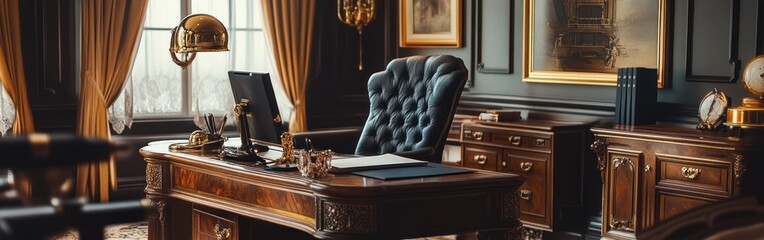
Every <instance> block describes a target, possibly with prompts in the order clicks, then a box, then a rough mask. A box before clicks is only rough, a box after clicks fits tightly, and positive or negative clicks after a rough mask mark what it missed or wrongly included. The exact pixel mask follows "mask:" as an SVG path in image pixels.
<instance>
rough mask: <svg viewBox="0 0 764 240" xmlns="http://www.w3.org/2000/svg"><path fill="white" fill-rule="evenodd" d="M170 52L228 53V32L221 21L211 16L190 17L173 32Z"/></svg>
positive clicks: (184, 19)
mask: <svg viewBox="0 0 764 240" xmlns="http://www.w3.org/2000/svg"><path fill="white" fill-rule="evenodd" d="M170 51H171V52H175V53H192V52H223V51H228V31H227V30H226V28H225V26H223V23H221V22H220V20H218V19H217V18H215V17H213V16H211V15H208V14H192V15H188V16H187V17H185V18H183V20H182V21H180V24H179V25H178V26H177V27H175V28H174V29H173V30H172V37H171V38H170Z"/></svg>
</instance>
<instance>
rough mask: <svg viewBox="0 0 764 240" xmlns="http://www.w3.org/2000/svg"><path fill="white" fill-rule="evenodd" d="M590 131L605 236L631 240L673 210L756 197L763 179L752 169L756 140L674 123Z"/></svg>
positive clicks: (755, 164)
mask: <svg viewBox="0 0 764 240" xmlns="http://www.w3.org/2000/svg"><path fill="white" fill-rule="evenodd" d="M592 132H593V133H594V135H595V142H594V143H593V144H592V146H591V148H592V150H594V152H595V153H596V155H597V161H598V163H597V165H598V168H599V170H600V171H601V177H602V181H603V184H602V236H603V237H605V238H612V239H633V238H635V237H636V236H638V235H639V233H640V231H642V230H644V229H646V228H649V227H650V226H653V225H654V224H656V223H658V222H660V221H662V220H664V219H667V218H670V217H672V216H675V215H677V214H680V213H683V212H686V211H688V210H691V209H693V208H696V207H699V206H702V205H705V204H708V203H711V202H715V201H719V200H723V199H726V198H730V197H733V196H737V195H741V194H753V193H755V192H754V191H755V190H754V188H753V184H752V183H756V182H758V183H761V177H760V176H754V174H751V173H752V172H758V169H759V168H760V165H761V163H760V162H761V161H757V160H758V159H755V158H756V157H757V156H761V155H760V154H761V152H762V151H761V149H756V148H757V146H756V145H755V144H754V143H755V142H756V141H750V140H745V139H742V140H741V139H736V138H731V137H729V136H728V135H725V134H724V133H719V132H707V131H706V132H701V131H698V130H695V129H692V128H687V127H681V126H673V125H645V126H621V125H615V126H609V127H595V128H592ZM751 137H753V136H751ZM758 148H761V144H759V146H758ZM757 154H759V155H757Z"/></svg>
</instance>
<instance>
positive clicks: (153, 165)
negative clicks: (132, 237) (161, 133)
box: [145, 159, 171, 240]
mask: <svg viewBox="0 0 764 240" xmlns="http://www.w3.org/2000/svg"><path fill="white" fill-rule="evenodd" d="M163 169H167V165H166V164H163V163H162V162H158V161H155V160H153V159H146V190H145V192H146V199H148V200H150V201H151V202H152V203H153V204H154V206H156V209H157V214H156V215H152V216H149V217H148V219H147V220H148V225H149V239H151V240H164V239H171V238H170V235H171V232H170V224H169V223H168V221H169V219H168V216H169V214H170V207H169V206H168V204H169V203H170V199H169V198H167V197H162V196H158V195H156V193H163V192H165V190H166V188H165V184H167V183H168V182H169V181H164V180H165V179H167V176H168V174H167V173H165V172H164V171H162V170H163Z"/></svg>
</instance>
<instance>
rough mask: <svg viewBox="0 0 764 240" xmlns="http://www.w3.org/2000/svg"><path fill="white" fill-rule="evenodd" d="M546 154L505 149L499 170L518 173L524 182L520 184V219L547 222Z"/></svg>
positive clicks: (547, 157)
mask: <svg viewBox="0 0 764 240" xmlns="http://www.w3.org/2000/svg"><path fill="white" fill-rule="evenodd" d="M548 160H549V155H548V154H541V153H535V152H528V151H519V150H505V151H504V158H503V159H502V161H501V171H502V172H509V173H515V174H520V175H523V176H524V177H525V183H524V184H523V185H522V186H520V189H519V190H518V194H520V198H519V199H518V200H519V201H520V213H521V214H520V219H522V220H525V221H531V222H536V223H540V224H548V223H547V207H548V205H549V203H550V202H549V199H547V174H548V173H547V163H548Z"/></svg>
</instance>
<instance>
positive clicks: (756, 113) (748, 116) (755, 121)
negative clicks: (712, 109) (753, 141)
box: [724, 98, 764, 128]
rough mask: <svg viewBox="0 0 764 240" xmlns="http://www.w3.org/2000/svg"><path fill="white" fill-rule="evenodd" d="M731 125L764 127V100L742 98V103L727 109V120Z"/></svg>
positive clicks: (727, 123)
mask: <svg viewBox="0 0 764 240" xmlns="http://www.w3.org/2000/svg"><path fill="white" fill-rule="evenodd" d="M724 125H727V126H731V127H741V128H749V127H757V128H758V127H764V100H762V99H756V98H745V99H743V105H742V106H737V107H731V108H729V109H727V122H725V123H724Z"/></svg>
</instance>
